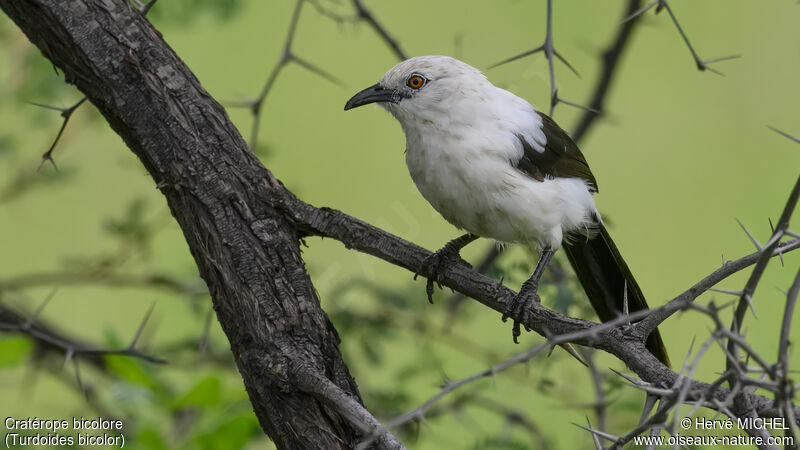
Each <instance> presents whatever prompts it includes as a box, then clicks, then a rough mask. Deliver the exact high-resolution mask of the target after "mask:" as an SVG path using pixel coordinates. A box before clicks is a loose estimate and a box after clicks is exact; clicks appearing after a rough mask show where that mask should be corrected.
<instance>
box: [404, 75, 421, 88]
mask: <svg viewBox="0 0 800 450" xmlns="http://www.w3.org/2000/svg"><path fill="white" fill-rule="evenodd" d="M406 84H407V85H408V87H410V88H412V89H419V88H421V87H422V85H423V84H425V78H422V77H421V76H420V75H412V76H411V77H410V78H409V79H408V82H407V83H406Z"/></svg>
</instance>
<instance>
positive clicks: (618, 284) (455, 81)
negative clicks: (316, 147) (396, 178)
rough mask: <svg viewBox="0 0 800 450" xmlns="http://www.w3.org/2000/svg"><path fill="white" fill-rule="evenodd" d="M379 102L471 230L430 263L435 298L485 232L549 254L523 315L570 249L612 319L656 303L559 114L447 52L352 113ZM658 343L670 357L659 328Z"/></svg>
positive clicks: (388, 82) (360, 97)
mask: <svg viewBox="0 0 800 450" xmlns="http://www.w3.org/2000/svg"><path fill="white" fill-rule="evenodd" d="M369 103H378V104H380V105H381V106H383V107H385V108H386V109H387V110H388V111H389V112H391V113H392V115H394V117H395V118H397V120H398V121H399V122H400V124H401V126H402V128H403V131H404V132H405V135H406V164H407V165H408V169H409V171H410V173H411V178H412V179H413V180H414V183H415V184H416V185H417V187H418V188H419V190H420V192H421V193H422V195H423V196H424V197H425V199H426V200H428V202H429V203H430V204H431V205H432V206H433V207H434V208H435V209H436V210H437V211H438V212H439V213H440V214H441V215H442V216H443V217H444V218H445V219H446V220H447V221H448V222H450V223H451V224H453V225H455V226H456V227H458V228H459V229H463V230H465V231H467V232H468V234H467V235H465V236H462V237H461V238H458V239H456V240H454V241H452V242H450V243H448V244H447V245H446V246H445V247H444V248H443V249H442V250H440V251H439V252H437V253H436V254H434V257H432V259H431V261H429V264H428V270H427V272H428V273H425V274H424V275H426V276H427V277H428V278H429V285H428V290H429V295H430V293H431V292H432V289H433V287H432V281H433V279H435V278H436V276H437V274H436V271H437V268H438V266H439V264H441V262H442V261H443V260H446V259H448V258H454V257H457V255H458V251H459V250H460V249H461V248H462V247H463V246H465V245H467V244H468V243H469V242H472V241H473V240H474V239H476V238H477V237H478V236H480V237H487V238H492V239H495V240H498V241H501V242H508V243H520V244H523V245H526V246H527V247H529V248H531V249H533V250H534V251H539V252H540V253H541V257H540V260H539V264H538V265H537V268H536V270H535V271H534V273H533V275H532V276H531V278H530V279H529V280H528V281H527V282H526V283H525V284H524V285H523V287H522V289H521V290H520V293H519V295H518V297H517V298H516V299H515V301H514V302H513V306H512V309H514V310H516V311H517V312H524V310H525V308H523V307H522V306H524V303H525V301H528V300H529V299H534V300H538V296H537V295H536V291H537V289H538V283H539V278H540V277H541V275H542V272H543V271H544V268H545V266H546V265H547V263H548V262H549V260H550V258H551V257H552V255H553V252H555V251H556V250H557V249H558V248H559V247H561V246H562V245H563V246H564V248H565V251H566V253H567V256H568V257H569V260H570V262H571V264H572V265H573V267H574V268H575V271H576V273H577V275H578V278H579V279H580V281H581V283H582V284H583V287H584V289H585V290H586V293H587V295H588V297H589V300H590V301H591V303H592V306H593V307H594V308H595V310H596V311H597V313H598V315H599V317H600V319H601V320H603V321H607V320H611V319H613V318H614V317H616V316H618V315H619V314H620V313H621V311H622V299H623V294H624V292H625V290H627V297H628V305H629V310H630V311H636V310H641V309H644V308H647V303H646V302H645V299H644V296H643V295H642V292H641V289H640V288H639V286H638V284H636V281H635V279H634V278H633V276H632V275H631V272H630V270H629V269H628V267H627V265H626V264H625V262H624V261H623V259H622V257H621V256H620V254H619V251H618V250H617V248H616V246H615V245H614V243H613V241H612V240H611V238H610V236H609V235H608V232H607V230H606V229H605V227H604V226H603V222H602V219H601V218H600V214H599V213H598V211H597V208H596V207H595V204H594V200H593V198H592V195H593V194H594V193H596V192H598V187H597V181H596V180H595V177H594V175H593V174H592V171H591V170H590V169H589V165H588V163H587V162H586V159H585V158H584V157H583V154H582V153H581V151H580V150H579V149H578V147H577V145H576V144H575V143H574V142H573V141H572V139H571V138H570V137H569V136H568V135H567V133H566V132H564V131H563V130H562V129H561V128H560V127H559V126H558V125H557V124H556V123H555V122H554V121H553V119H551V118H550V117H548V116H547V115H545V114H543V113H540V112H538V111H537V110H536V109H535V108H534V107H533V106H531V105H530V104H529V103H528V102H526V101H525V100H523V99H521V98H519V97H517V96H516V95H514V94H512V93H511V92H508V91H506V90H504V89H501V88H498V87H496V86H494V85H493V84H492V83H491V82H489V80H487V79H486V77H485V76H484V75H483V74H482V73H481V72H480V71H478V70H477V69H475V68H474V67H472V66H470V65H468V64H466V63H463V62H461V61H458V60H456V59H453V58H450V57H447V56H421V57H416V58H411V59H409V60H406V61H403V62H401V63H400V64H398V65H396V66H395V67H393V68H392V69H390V70H389V71H388V72H386V74H385V75H384V76H383V78H381V80H380V82H378V83H377V84H375V85H374V86H371V87H369V88H367V89H365V90H363V91H361V92H359V93H358V94H356V95H355V96H354V97H353V98H351V99H350V101H348V102H347V105H345V109H346V110H347V109H351V108H354V107H357V106H361V105H365V104H369ZM518 327H519V325H518V324H515V339H516V335H517V334H518V329H519V328H518ZM648 348H649V349H650V351H651V352H653V353H654V354H655V355H656V356H658V357H659V359H661V360H662V361H664V362H667V361H668V359H667V354H666V351H665V350H664V346H663V343H662V342H661V338H660V336H659V335H658V332H657V331H656V332H654V333H653V334H652V335H651V336H650V338H649V340H648Z"/></svg>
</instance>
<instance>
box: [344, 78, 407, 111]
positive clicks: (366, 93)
mask: <svg viewBox="0 0 800 450" xmlns="http://www.w3.org/2000/svg"><path fill="white" fill-rule="evenodd" d="M398 100H399V96H397V95H396V93H395V91H394V89H385V88H384V87H382V86H381V85H380V84H379V83H375V84H373V85H372V86H370V87H368V88H366V89H364V90H363V91H361V92H359V93H358V94H356V95H354V96H353V98H351V99H350V100H348V101H347V104H345V105H344V110H345V111H347V110H348V109H353V108H357V107H359V106H364V105H369V104H370V103H376V102H392V103H397V101H398Z"/></svg>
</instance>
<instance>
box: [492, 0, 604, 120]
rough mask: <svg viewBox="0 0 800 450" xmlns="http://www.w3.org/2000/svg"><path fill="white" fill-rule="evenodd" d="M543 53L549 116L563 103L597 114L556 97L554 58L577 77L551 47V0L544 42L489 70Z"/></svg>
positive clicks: (494, 65)
mask: <svg viewBox="0 0 800 450" xmlns="http://www.w3.org/2000/svg"><path fill="white" fill-rule="evenodd" d="M539 52H544V55H545V57H546V58H547V67H548V71H549V73H550V112H549V115H551V116H552V115H553V112H554V110H555V108H556V105H558V104H559V103H564V104H565V105H570V106H574V107H576V108H579V109H582V110H584V111H587V112H593V113H597V111H596V110H594V109H592V108H590V107H587V106H583V105H579V104H577V103H573V102H570V101H567V100H564V99H563V98H560V97H559V96H558V88H557V87H556V74H555V61H554V58H557V59H558V60H559V61H561V62H562V63H564V65H565V66H567V68H569V70H571V71H572V73H574V74H575V75H577V76H580V75H579V74H578V71H577V70H575V68H574V67H572V65H571V64H570V63H569V62H568V61H567V60H566V59H565V58H564V57H563V56H561V54H560V53H558V51H557V50H556V48H555V46H554V45H553V0H547V28H546V31H545V35H544V42H543V43H542V45H540V46H538V47H536V48H534V49H533V50H528V51H525V52H522V53H520V54H519V55H516V56H512V57H510V58H508V59H504V60H502V61H500V62H498V63H496V64H493V65H491V66H489V68H490V69H493V68H495V67H498V66H502V65H503V64H507V63H510V62H512V61H516V60H518V59H521V58H524V57H526V56H530V55H535V54H536V53H539Z"/></svg>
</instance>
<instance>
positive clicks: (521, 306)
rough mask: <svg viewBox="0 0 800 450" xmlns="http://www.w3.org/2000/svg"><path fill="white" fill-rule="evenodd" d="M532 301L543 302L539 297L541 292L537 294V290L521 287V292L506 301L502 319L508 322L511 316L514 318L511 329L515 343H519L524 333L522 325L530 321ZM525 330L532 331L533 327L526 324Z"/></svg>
mask: <svg viewBox="0 0 800 450" xmlns="http://www.w3.org/2000/svg"><path fill="white" fill-rule="evenodd" d="M531 302H537V303H539V302H541V300H540V299H539V294H537V293H536V291H530V290H527V289H521V290H520V291H519V293H518V294H517V295H515V296H514V298H512V299H511V300H510V301H508V302H507V303H506V305H507V306H506V309H505V311H504V312H503V316H502V320H503V322H506V321H507V320H508V318H509V317H511V318H513V319H514V326H513V327H512V329H511V336H512V338H513V339H514V343H515V344H519V337H520V335H521V334H522V331H521V330H520V325H521V324H522V325H524V324H526V323H530V322H529V319H530V317H529V316H530V307H529V305H530V304H531ZM525 331H531V329H530V328H528V326H527V325H525Z"/></svg>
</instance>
